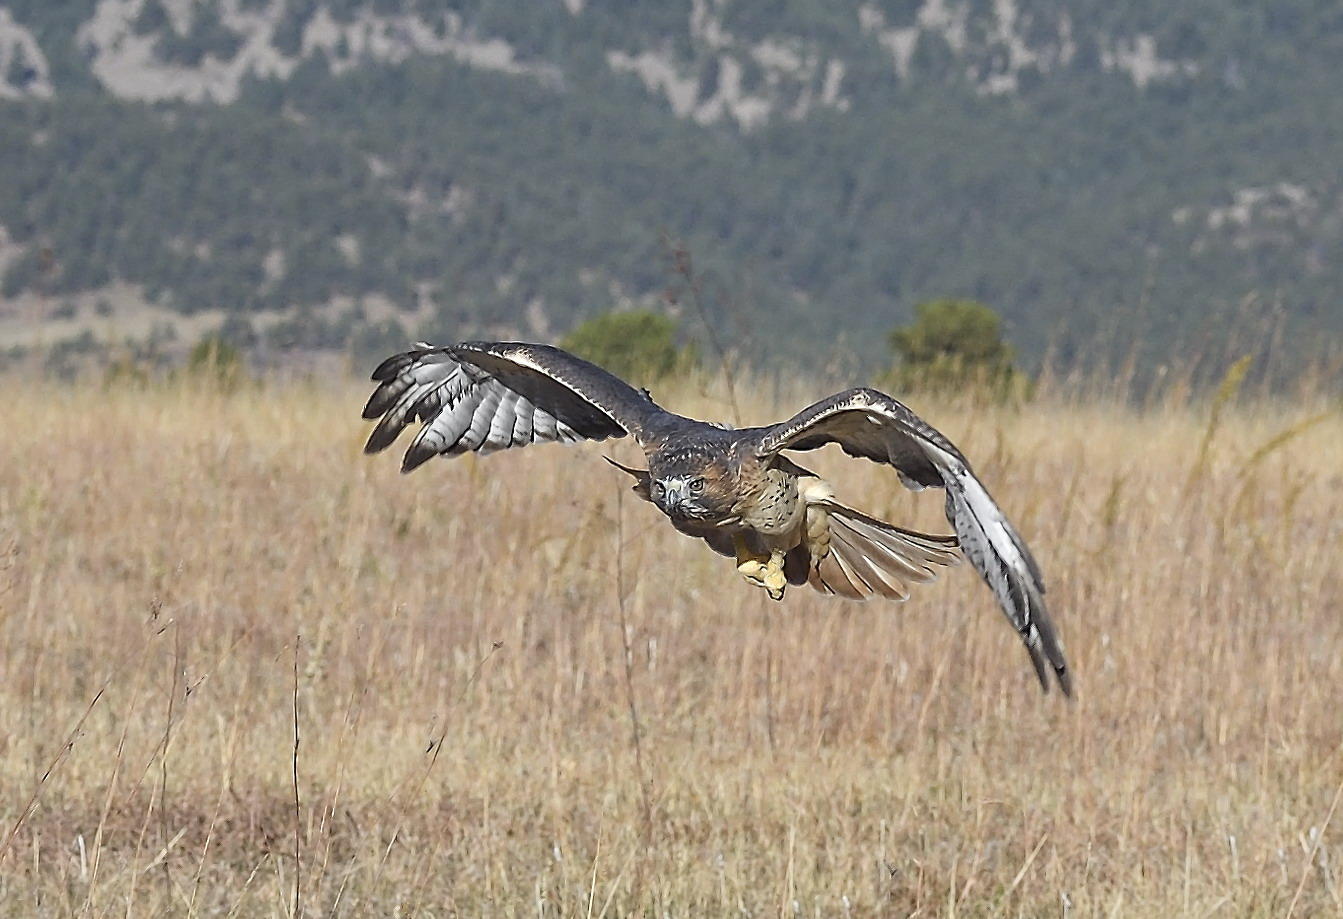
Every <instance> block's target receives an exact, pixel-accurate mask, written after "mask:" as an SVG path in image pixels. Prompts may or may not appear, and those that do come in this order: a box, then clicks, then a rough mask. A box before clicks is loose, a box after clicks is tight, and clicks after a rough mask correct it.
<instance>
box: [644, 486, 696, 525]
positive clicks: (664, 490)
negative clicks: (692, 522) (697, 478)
mask: <svg viewBox="0 0 1343 919" xmlns="http://www.w3.org/2000/svg"><path fill="white" fill-rule="evenodd" d="M653 501H654V503H655V504H657V506H658V507H660V508H662V512H663V513H664V514H666V515H667V516H668V517H675V518H678V519H680V518H685V517H691V516H693V515H692V514H690V513H688V511H689V510H690V508H692V507H693V506H694V505H695V499H694V498H693V497H692V496H691V494H690V488H689V486H687V484H686V482H685V480H684V479H666V480H663V481H660V482H657V483H656V484H655V485H654V487H653Z"/></svg>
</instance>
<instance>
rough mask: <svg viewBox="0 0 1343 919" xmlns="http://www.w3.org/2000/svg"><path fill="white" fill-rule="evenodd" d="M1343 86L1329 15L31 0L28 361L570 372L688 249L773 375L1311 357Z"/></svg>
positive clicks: (21, 10) (3, 268) (25, 254)
mask: <svg viewBox="0 0 1343 919" xmlns="http://www.w3.org/2000/svg"><path fill="white" fill-rule="evenodd" d="M1340 52H1343V12H1339V11H1338V10H1336V9H1335V8H1334V7H1333V6H1332V5H1329V4H1323V3H1319V2H1314V0H1284V2H1269V0H1257V2H1237V3H1223V2H1212V0H1203V2H1197V3H1190V4H1180V5H1178V7H1175V6H1170V5H1167V4H1161V3H1156V2H1151V0H1125V2H1120V3H1108V4H1107V3H1100V2H1096V0H1086V2H1075V3H1070V4H1066V5H1065V4H1060V3H1057V2H1056V0H965V2H958V0H885V2H869V3H836V4H828V3H819V2H801V0H792V2H790V0H775V2H765V0H736V2H710V0H695V2H692V3H677V2H661V0H659V2H644V3H615V2H610V0H607V2H596V0H564V2H552V3H549V4H547V5H545V6H538V5H537V4H534V3H526V2H521V0H495V2H460V3H452V4H440V3H431V2H427V0H362V2H357V0H98V2H91V0H90V2H69V3H62V4H50V3H46V2H44V0H17V2H16V0H10V2H7V3H4V4H0V119H3V122H2V123H3V124H4V126H5V127H4V129H3V130H2V131H0V175H3V176H4V177H5V178H4V181H3V182H0V273H2V274H3V279H2V281H0V345H12V346H19V347H24V346H32V345H34V344H38V343H45V344H51V343H53V342H58V341H61V340H62V339H68V340H67V342H66V344H67V346H70V345H73V346H81V347H92V346H94V344H95V342H96V341H97V340H99V339H100V338H102V339H106V338H111V339H117V338H120V337H125V336H130V337H133V338H136V339H139V340H149V341H153V342H158V343H160V344H162V343H165V342H170V341H172V340H173V338H174V337H176V338H177V339H178V340H179V341H180V340H188V339H191V338H193V337H194V336H196V335H198V334H200V332H201V331H203V330H208V329H213V328H217V327H219V326H220V325H221V324H222V325H224V326H225V327H226V329H227V332H228V334H229V335H230V336H231V337H233V338H235V339H237V340H239V341H240V342H242V343H245V344H248V345H255V346H257V347H258V348H260V349H262V350H263V351H265V350H270V351H272V352H273V351H275V350H278V349H292V348H297V347H303V348H325V349H333V350H340V349H345V348H353V349H354V350H356V351H360V352H363V351H373V350H377V349H379V348H382V347H386V346H388V345H389V344H391V343H396V342H400V341H402V340H404V339H405V338H407V337H408V336H410V335H413V334H416V333H420V332H423V333H424V334H428V335H433V336H437V337H445V336H454V335H457V334H459V333H460V334H463V335H473V336H474V335H488V334H499V335H504V334H517V335H524V336H528V337H537V338H550V337H554V336H557V335H559V334H562V333H563V332H564V331H566V330H567V329H569V328H570V327H572V325H573V324H574V323H575V322H576V321H577V320H578V319H580V318H581V317H582V316H584V315H587V314H590V313H593V312H596V311H601V310H605V309H609V308H611V307H612V306H620V305H626V304H633V303H644V304H648V303H653V304H658V303H661V304H663V305H664V308H668V309H672V310H673V311H675V310H677V309H679V308H682V307H678V306H677V305H676V304H672V303H667V298H666V296H665V295H666V292H667V290H668V288H670V287H675V286H676V283H677V280H678V279H677V278H676V276H675V274H674V272H673V271H672V270H671V267H670V258H669V251H668V243H667V240H669V239H670V240H676V241H679V242H681V243H683V244H684V245H685V246H686V247H687V248H688V250H689V251H690V252H691V253H692V255H693V256H694V257H695V259H696V264H697V266H698V268H699V270H700V271H701V273H702V279H703V281H704V290H703V294H704V297H705V299H706V301H707V303H706V305H707V306H708V310H707V311H708V313H709V314H710V315H712V316H714V317H716V319H715V321H717V322H719V323H721V326H722V328H721V331H722V333H723V334H724V337H725V338H726V339H727V340H729V341H731V342H733V343H735V345H736V346H738V347H740V348H742V349H743V350H745V351H747V352H753V353H759V352H762V351H764V350H765V349H784V350H789V351H799V350H801V348H802V347H803V346H804V345H807V346H812V347H814V343H815V342H816V341H817V340H818V338H819V340H823V341H825V342H826V343H827V344H826V346H825V347H826V350H827V351H829V352H834V353H836V354H838V353H842V352H849V351H852V352H854V353H855V354H856V356H857V359H858V360H860V361H864V362H867V363H869V364H870V363H871V362H872V361H873V360H874V359H875V358H877V357H878V356H879V354H880V352H881V344H880V341H881V339H880V337H879V336H878V335H874V334H873V333H874V332H882V331H884V330H885V329H887V328H889V327H890V326H892V325H893V324H895V323H897V322H901V321H904V320H905V319H907V318H908V316H909V314H910V312H911V310H912V307H913V305H914V304H915V303H917V302H919V301H920V300H923V299H926V298H929V297H934V296H943V295H948V296H967V297H974V298H978V299H981V300H984V301H985V302H987V303H989V304H991V305H992V306H994V307H995V308H996V309H998V310H1000V311H1001V312H1002V313H1003V314H1004V316H1005V317H1006V319H1007V322H1008V329H1009V334H1010V337H1011V338H1012V340H1013V342H1014V343H1015V344H1016V346H1017V347H1018V348H1019V350H1021V351H1022V352H1023V353H1024V354H1025V356H1026V357H1027V358H1028V359H1030V360H1038V359H1040V358H1041V357H1042V356H1043V355H1044V354H1045V352H1046V351H1047V350H1048V351H1050V352H1051V353H1052V354H1053V355H1054V356H1055V357H1056V358H1057V359H1059V360H1060V361H1062V362H1064V363H1074V362H1081V361H1091V360H1094V359H1097V358H1102V357H1115V358H1122V357H1124V356H1126V355H1128V354H1129V353H1130V351H1132V350H1133V348H1134V346H1133V345H1132V344H1131V342H1132V340H1133V339H1139V340H1141V342H1142V345H1141V346H1140V347H1139V349H1138V352H1137V353H1138V357H1139V358H1140V360H1141V361H1142V362H1143V363H1144V364H1146V365H1147V366H1148V367H1155V366H1156V365H1157V364H1158V363H1159V362H1163V361H1176V362H1179V361H1184V360H1187V356H1188V355H1189V354H1191V353H1197V354H1215V355H1218V356H1219V357H1220V356H1221V355H1222V354H1223V353H1226V352H1227V351H1246V350H1256V349H1259V350H1263V351H1269V350H1274V349H1275V350H1276V351H1277V352H1278V353H1279V354H1280V358H1279V359H1280V360H1282V359H1286V358H1291V357H1300V356H1303V355H1306V354H1309V353H1313V352H1317V351H1319V350H1323V349H1327V348H1329V347H1336V346H1337V345H1336V342H1337V341H1338V340H1339V337H1340V333H1343V271H1341V270H1340V268H1339V267H1338V266H1339V263H1340V260H1339V258H1338V255H1339V249H1340V245H1341V244H1343V185H1340V182H1339V179H1338V174H1337V169H1336V164H1337V163H1338V162H1340V161H1343V94H1340V93H1339V91H1338V90H1339V88H1340V87H1339V77H1338V74H1337V67H1336V61H1337V60H1338V59H1339V54H1340ZM89 330H93V332H94V334H93V335H90V334H89ZM1232 339H1234V341H1232ZM833 356H834V355H833V354H826V355H825V357H826V358H827V359H829V358H830V357H833Z"/></svg>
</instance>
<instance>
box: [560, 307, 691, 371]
mask: <svg viewBox="0 0 1343 919" xmlns="http://www.w3.org/2000/svg"><path fill="white" fill-rule="evenodd" d="M676 337H677V336H676V322H675V321H674V320H673V319H671V318H669V317H667V316H664V315H662V314H661V313H655V312H652V311H651V310H630V311H627V312H609V313H602V314H600V315H598V316H593V317H592V318H591V319H589V320H587V321H586V322H584V323H582V324H581V325H579V326H578V327H577V328H575V329H574V330H573V331H572V332H570V333H569V334H568V335H566V336H565V337H564V338H563V339H562V340H561V341H560V347H561V348H564V349H565V350H566V351H572V352H573V353H574V354H577V355H578V356H579V357H581V358H584V359H586V360H589V361H592V362H593V363H594V364H597V365H599V366H602V367H605V368H606V369H607V370H609V371H611V372H612V373H614V374H616V375H617V376H620V377H624V378H625V379H627V380H629V381H631V382H634V383H653V382H656V381H657V380H660V379H663V378H665V377H668V376H671V375H673V374H678V373H686V372H688V371H691V370H694V369H695V368H696V367H698V366H699V356H698V352H697V349H696V348H695V346H694V345H693V344H687V345H680V346H678V345H677V343H676Z"/></svg>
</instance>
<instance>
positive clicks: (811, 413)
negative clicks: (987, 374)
mask: <svg viewBox="0 0 1343 919" xmlns="http://www.w3.org/2000/svg"><path fill="white" fill-rule="evenodd" d="M829 443H836V444H839V445H840V447H841V448H842V449H843V450H844V452H845V453H847V454H849V455H850V456H861V457H865V458H867V459H870V460H874V461H876V462H879V463H887V464H889V465H891V466H894V467H895V469H896V471H897V472H898V473H899V474H900V479H901V481H903V482H904V483H905V484H906V485H908V486H909V487H910V488H914V489H919V488H924V487H927V486H932V487H937V488H945V489H946V492H947V520H948V521H949V522H950V523H951V525H952V527H953V528H954V529H955V530H956V536H957V537H958V539H959V540H960V545H961V551H962V552H963V553H964V554H965V557H966V558H968V559H969V560H970V563H971V564H972V565H974V566H975V568H976V569H977V570H978V571H979V573H980V574H981V575H982V576H983V578H984V581H985V583H987V584H988V585H989V588H990V589H991V590H992V591H993V594H994V596H995V597H997V598H998V603H999V604H1000V605H1001V606H1002V608H1003V612H1004V613H1006V614H1007V618H1008V620H1009V621H1010V622H1011V623H1012V626H1013V627H1014V628H1015V629H1016V630H1017V632H1018V634H1020V635H1021V640H1022V641H1023V642H1025V644H1026V650H1027V651H1029V652H1030V655H1031V662H1032V663H1033V664H1034V665H1035V672H1036V675H1037V676H1038V677H1039V678H1040V685H1041V686H1042V687H1044V688H1045V689H1046V690H1048V688H1049V670H1050V669H1053V671H1054V674H1055V676H1056V677H1057V679H1058V682H1059V686H1060V687H1061V688H1062V689H1063V692H1064V693H1065V694H1070V693H1071V690H1072V681H1071V680H1070V678H1069V676H1068V665H1067V662H1066V661H1065V660H1064V657H1063V649H1062V648H1061V647H1060V645H1059V641H1058V638H1057V637H1056V635H1055V634H1054V626H1053V623H1052V622H1050V620H1049V613H1048V611H1047V610H1046V609H1045V601H1044V593H1045V585H1044V580H1043V578H1042V577H1041V575H1040V567H1039V566H1038V565H1037V564H1036V563H1035V559H1034V558H1032V557H1031V552H1030V550H1029V549H1028V548H1026V543H1025V542H1024V541H1022V539H1021V537H1020V536H1019V535H1018V534H1017V531H1016V530H1015V529H1014V528H1013V526H1012V524H1011V523H1010V522H1009V521H1008V519H1007V517H1006V516H1004V514H1003V512H1002V511H1001V510H1000V509H999V508H998V505H997V504H995V503H994V501H993V498H992V497H991V496H990V495H989V493H988V491H987V490H986V489H985V488H984V485H983V484H982V483H981V482H980V481H979V479H977V478H975V474H974V472H973V471H971V469H970V463H969V462H968V461H967V460H966V458H965V457H964V455H962V454H961V451H960V450H958V449H956V445H955V444H953V443H952V442H951V441H949V440H947V438H946V437H944V436H943V435H942V434H941V433H940V432H939V431H937V430H936V429H935V428H933V427H932V425H930V424H928V423H927V422H926V421H924V420H923V419H922V418H920V417H919V416H918V415H915V414H914V413H913V412H912V411H910V410H909V409H908V408H906V407H905V406H904V405H902V404H901V403H900V402H897V401H896V400H895V399H893V398H891V397H890V396H888V395H886V394H885V393H881V392H877V391H876V390H874V389H851V390H849V391H847V392H842V393H839V394H838V395H835V396H831V397H830V398H829V399H825V400H823V401H821V402H817V403H816V404H815V405H812V406H810V407H809V408H806V409H803V410H802V411H801V412H799V413H798V414H797V415H794V416H793V417H792V418H790V419H789V420H787V421H784V422H782V423H780V424H776V425H772V426H770V427H767V428H763V429H761V432H760V439H759V441H758V443H757V445H756V454H757V455H758V456H760V457H762V458H765V457H770V456H773V455H775V454H777V453H778V452H779V451H780V450H814V449H816V448H818V447H821V446H824V445H825V444H829Z"/></svg>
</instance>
